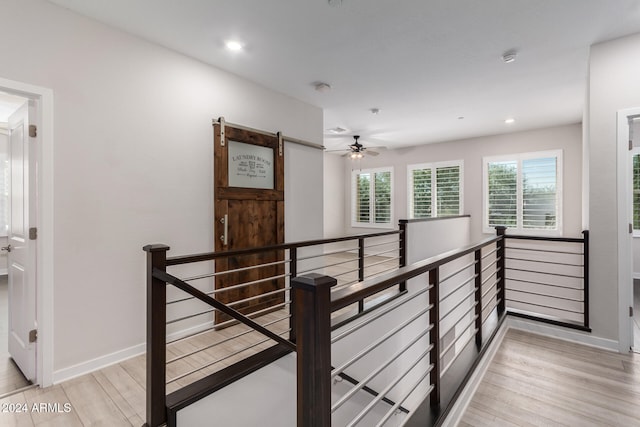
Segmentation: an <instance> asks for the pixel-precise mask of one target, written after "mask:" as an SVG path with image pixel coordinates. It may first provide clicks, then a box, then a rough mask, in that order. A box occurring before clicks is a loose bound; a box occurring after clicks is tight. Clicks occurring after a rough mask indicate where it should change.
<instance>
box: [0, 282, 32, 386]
mask: <svg viewBox="0 0 640 427" xmlns="http://www.w3.org/2000/svg"><path fill="white" fill-rule="evenodd" d="M7 288H8V283H7V276H6V275H3V276H0V395H3V394H6V393H9V392H12V391H14V390H19V389H21V388H22V387H25V386H27V385H28V384H29V383H28V381H27V379H26V378H25V377H24V375H22V372H20V370H19V369H18V367H17V366H16V364H15V363H14V362H13V360H12V359H11V356H10V355H9V349H8V343H9V307H8V292H7Z"/></svg>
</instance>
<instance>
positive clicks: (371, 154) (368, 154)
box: [365, 150, 380, 156]
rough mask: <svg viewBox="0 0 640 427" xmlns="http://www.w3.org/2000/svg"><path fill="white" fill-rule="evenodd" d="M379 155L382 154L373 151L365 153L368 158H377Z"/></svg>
mask: <svg viewBox="0 0 640 427" xmlns="http://www.w3.org/2000/svg"><path fill="white" fill-rule="evenodd" d="M378 154H380V153H378V152H377V151H371V150H367V151H366V152H365V155H366V156H377V155H378Z"/></svg>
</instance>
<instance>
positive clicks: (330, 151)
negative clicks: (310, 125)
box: [324, 148, 351, 153]
mask: <svg viewBox="0 0 640 427" xmlns="http://www.w3.org/2000/svg"><path fill="white" fill-rule="evenodd" d="M338 151H351V149H350V148H342V149H340V150H324V152H325V153H337V152H338Z"/></svg>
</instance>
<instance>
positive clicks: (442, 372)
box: [440, 328, 478, 376]
mask: <svg viewBox="0 0 640 427" xmlns="http://www.w3.org/2000/svg"><path fill="white" fill-rule="evenodd" d="M477 332H478V329H477V328H476V330H475V331H474V332H473V333H472V334H469V337H468V338H467V340H466V341H465V343H464V344H463V345H462V348H465V347H466V346H467V345H469V343H470V342H471V340H473V339H474V338H475V337H476V333H477ZM460 336H462V335H460ZM459 356H460V353H458V354H456V355H455V357H454V358H453V359H451V360H450V361H449V363H447V365H446V366H445V367H444V368H442V369H441V370H440V376H443V375H444V374H446V373H447V371H448V370H449V368H450V367H451V366H453V364H454V363H455V361H456V360H458V357H459Z"/></svg>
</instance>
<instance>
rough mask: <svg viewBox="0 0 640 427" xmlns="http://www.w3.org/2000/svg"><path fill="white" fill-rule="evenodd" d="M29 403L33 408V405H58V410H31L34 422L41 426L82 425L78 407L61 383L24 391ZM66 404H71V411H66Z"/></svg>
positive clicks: (79, 426) (78, 426)
mask: <svg viewBox="0 0 640 427" xmlns="http://www.w3.org/2000/svg"><path fill="white" fill-rule="evenodd" d="M24 395H25V399H26V401H27V403H28V404H29V405H30V406H31V407H32V408H33V405H38V407H40V405H42V404H51V405H57V406H58V408H57V409H58V410H55V411H54V410H42V411H41V410H38V411H32V412H31V418H32V420H33V424H34V425H35V426H36V427H40V426H47V427H49V426H51V427H53V426H55V427H58V426H60V427H66V426H68V427H82V422H81V421H80V418H79V417H78V414H77V408H75V407H74V405H73V403H72V402H71V401H70V399H69V397H68V396H67V394H66V393H65V391H64V389H63V388H62V386H61V385H54V386H52V387H47V388H44V389H42V388H34V389H30V390H26V391H25V392H24ZM65 404H71V406H70V412H65V406H64V405H65Z"/></svg>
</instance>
